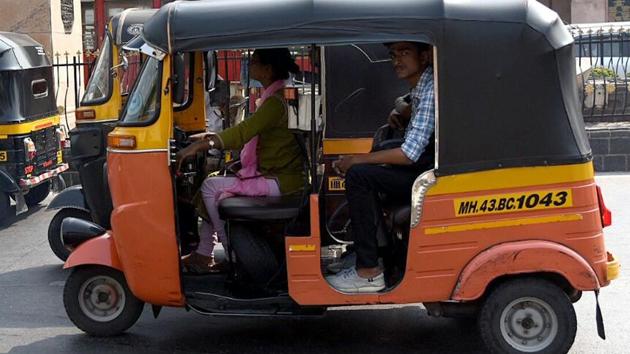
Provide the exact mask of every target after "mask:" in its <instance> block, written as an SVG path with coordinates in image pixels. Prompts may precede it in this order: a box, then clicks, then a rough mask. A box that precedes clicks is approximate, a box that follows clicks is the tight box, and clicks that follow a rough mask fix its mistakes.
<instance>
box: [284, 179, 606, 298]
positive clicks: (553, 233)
mask: <svg viewBox="0 0 630 354" xmlns="http://www.w3.org/2000/svg"><path fill="white" fill-rule="evenodd" d="M558 188H561V189H565V190H566V189H570V190H571V194H572V205H571V206H569V207H562V208H554V209H545V210H519V211H511V212H505V213H500V214H484V215H474V216H456V213H455V208H454V203H455V199H457V198H465V197H468V198H469V197H475V196H484V195H490V194H501V193H527V192H528V191H540V190H552V189H558ZM423 210H424V214H423V217H422V220H421V223H420V225H419V226H417V227H416V228H414V229H412V230H411V232H410V236H409V248H408V255H407V267H406V271H405V275H404V277H403V279H402V281H401V282H400V283H399V284H398V286H397V287H395V288H394V289H393V290H391V291H390V292H388V293H382V294H367V295H365V294H361V295H347V294H343V293H340V292H338V291H336V290H334V289H332V288H331V287H330V286H329V285H328V283H327V282H326V281H325V280H324V278H323V276H322V274H321V270H320V259H319V257H320V230H319V205H318V197H317V196H316V195H313V196H311V235H310V236H309V237H288V238H287V239H286V253H287V262H288V276H289V294H290V295H291V297H292V298H293V299H294V300H295V301H296V302H298V303H299V304H302V305H346V304H371V303H413V302H434V301H446V300H455V299H460V300H472V299H474V298H476V297H478V296H481V295H482V294H483V291H484V290H485V288H486V286H487V285H488V283H489V282H490V281H492V280H493V279H494V278H495V277H497V276H501V275H506V274H510V273H523V272H535V271H541V272H557V273H560V274H562V275H564V276H565V277H566V278H567V280H568V281H569V282H570V283H571V284H573V285H574V286H575V287H576V288H577V289H580V290H594V289H598V288H599V287H600V286H604V285H607V284H608V281H607V280H606V269H607V253H606V248H605V246H604V239H603V233H602V226H601V221H600V215H599V209H598V204H597V196H596V191H595V183H594V181H593V180H592V179H589V180H585V181H581V182H573V183H563V184H546V185H536V186H527V187H519V188H507V189H496V190H484V191H477V192H466V193H452V194H442V195H429V196H427V197H426V198H425V201H424V207H423ZM453 226H456V227H458V226H463V227H464V228H466V229H465V230H460V229H458V228H454V229H453V231H451V230H450V229H448V228H449V227H453ZM436 229H437V230H438V231H439V232H435V230H436ZM427 230H433V231H434V233H430V232H427ZM440 230H449V231H444V232H442V231H440ZM535 240H540V241H546V242H531V241H535ZM522 241H530V242H531V243H529V246H532V247H534V246H535V247H538V248H532V249H529V248H528V250H527V252H524V253H522V255H517V257H512V258H511V259H510V258H509V257H508V258H507V259H504V260H503V263H502V264H501V267H497V268H495V269H493V267H491V265H492V264H489V265H487V266H483V265H482V266H481V267H478V268H475V266H474V265H473V266H471V268H468V269H470V272H469V273H465V274H464V273H463V272H464V269H465V268H466V266H467V265H469V264H471V261H473V260H474V259H475V258H476V257H477V256H478V255H480V254H482V253H483V252H484V251H485V250H488V249H491V248H492V247H495V246H497V245H499V244H505V245H510V244H513V245H515V247H518V246H522V245H523V243H522ZM305 245H306V246H311V245H315V246H316V247H315V250H314V251H313V250H312V247H311V248H309V247H304V246H305ZM541 245H544V246H545V247H542V246H541ZM551 245H557V247H555V246H551ZM541 247H542V248H541ZM292 250H293V251H292ZM541 250H542V251H541ZM514 255H515V253H512V256H514ZM549 257H565V259H564V260H565V261H564V262H553V261H551V260H550V259H548V258H549ZM477 260H478V262H481V263H483V260H484V258H478V259H477ZM472 264H475V263H472ZM474 269H477V271H483V273H478V272H477V271H474ZM480 274H482V275H483V277H477V275H480ZM462 276H464V278H466V279H465V284H464V285H463V286H462V287H461V288H460V289H459V291H458V292H456V293H455V289H456V286H457V284H458V281H459V280H460V278H461V277H462ZM454 293H455V296H456V297H454Z"/></svg>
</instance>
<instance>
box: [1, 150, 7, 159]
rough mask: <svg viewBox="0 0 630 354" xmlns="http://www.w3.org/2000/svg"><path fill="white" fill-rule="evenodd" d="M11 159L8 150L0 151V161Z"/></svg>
mask: <svg viewBox="0 0 630 354" xmlns="http://www.w3.org/2000/svg"><path fill="white" fill-rule="evenodd" d="M8 159H9V157H8V155H7V151H6V150H2V151H0V161H7V160H8Z"/></svg>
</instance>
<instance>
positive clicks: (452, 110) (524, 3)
mask: <svg viewBox="0 0 630 354" xmlns="http://www.w3.org/2000/svg"><path fill="white" fill-rule="evenodd" d="M142 36H143V39H144V41H145V42H146V43H148V44H149V45H151V46H153V47H155V48H157V49H160V50H162V51H163V52H169V53H174V52H178V51H196V50H208V49H229V48H252V47H271V46H288V45H300V44H310V43H316V44H318V45H334V44H342V43H343V44H347V43H370V42H372V43H373V42H381V43H382V42H391V41H396V40H398V41H400V40H409V41H424V42H429V43H432V44H434V45H435V46H436V47H437V53H438V55H437V61H436V63H435V64H436V66H437V67H438V70H437V72H438V79H439V82H438V90H439V91H438V95H437V97H438V98H437V100H438V107H439V115H438V116H437V119H436V129H437V132H436V137H437V140H438V144H436V149H437V153H438V159H437V164H438V165H439V166H438V168H437V170H436V173H437V174H441V175H446V174H452V173H457V172H464V171H475V170H484V169H492V168H501V167H509V166H527V165H531V166H537V165H546V164H564V163H574V162H584V161H588V160H589V159H591V150H590V146H589V144H588V140H587V138H586V135H585V131H584V123H583V119H582V115H581V111H580V109H579V104H578V98H577V87H576V76H575V61H574V57H573V48H572V47H573V38H572V36H571V34H570V33H569V31H568V30H567V29H566V27H565V26H564V25H563V23H562V21H561V20H560V18H559V16H558V15H557V14H556V13H555V12H553V11H551V10H550V9H548V8H547V7H545V6H544V5H542V4H540V3H538V2H537V1H535V0H484V1H472V0H471V1H462V0H387V1H385V0H362V1H356V0H238V1H233V0H211V1H191V2H188V1H186V2H182V1H178V2H174V3H169V4H167V5H165V6H163V7H162V8H161V9H160V10H159V11H158V12H157V13H156V14H155V16H153V17H152V18H150V19H149V20H147V22H146V23H145V26H144V30H143V34H142ZM392 75H393V73H392ZM326 79H327V80H329V79H331V78H328V77H327V78H326ZM332 79H334V78H332ZM326 119H327V120H331V119H343V117H332V116H330V115H329V116H327V117H326Z"/></svg>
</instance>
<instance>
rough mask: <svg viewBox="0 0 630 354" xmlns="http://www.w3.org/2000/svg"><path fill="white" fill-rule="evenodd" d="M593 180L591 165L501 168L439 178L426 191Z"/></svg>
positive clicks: (463, 191)
mask: <svg viewBox="0 0 630 354" xmlns="http://www.w3.org/2000/svg"><path fill="white" fill-rule="evenodd" d="M593 177H594V172H593V163H592V162H586V163H582V164H575V165H562V166H540V167H516V168H504V169H497V170H490V171H481V172H471V173H462V174H457V175H452V176H445V177H438V179H437V183H436V184H435V185H434V186H433V187H431V189H429V192H428V195H440V194H451V193H466V192H478V191H484V190H495V189H507V188H518V187H528V186H537V185H545V184H556V183H573V182H579V181H586V180H591V179H593Z"/></svg>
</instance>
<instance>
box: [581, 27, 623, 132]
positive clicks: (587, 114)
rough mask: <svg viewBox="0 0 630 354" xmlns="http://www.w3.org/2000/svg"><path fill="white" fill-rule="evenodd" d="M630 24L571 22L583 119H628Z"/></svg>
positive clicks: (590, 120) (606, 120)
mask: <svg viewBox="0 0 630 354" xmlns="http://www.w3.org/2000/svg"><path fill="white" fill-rule="evenodd" d="M629 25H630V23H616V24H598V25H584V26H581V25H572V26H570V30H571V32H572V34H573V37H574V39H575V62H576V72H577V80H578V95H579V98H580V103H581V105H582V113H583V115H584V120H585V121H586V122H602V121H605V122H617V121H630V26H629Z"/></svg>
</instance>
